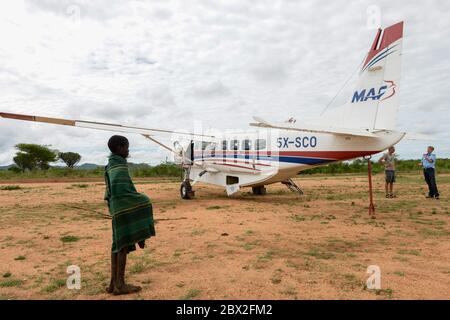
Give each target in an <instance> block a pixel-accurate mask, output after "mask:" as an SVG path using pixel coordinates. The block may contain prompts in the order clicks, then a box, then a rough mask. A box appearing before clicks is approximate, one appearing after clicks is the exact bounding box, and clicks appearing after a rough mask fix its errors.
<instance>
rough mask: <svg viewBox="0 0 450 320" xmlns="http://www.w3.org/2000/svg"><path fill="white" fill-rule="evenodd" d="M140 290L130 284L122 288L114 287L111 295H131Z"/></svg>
mask: <svg viewBox="0 0 450 320" xmlns="http://www.w3.org/2000/svg"><path fill="white" fill-rule="evenodd" d="M141 290H142V288H141V287H139V286H134V285H132V284H125V285H123V286H122V287H120V288H119V287H114V291H113V294H114V295H115V296H118V295H122V294H131V293H137V292H139V291H141Z"/></svg>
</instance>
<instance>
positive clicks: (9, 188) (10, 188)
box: [0, 186, 22, 191]
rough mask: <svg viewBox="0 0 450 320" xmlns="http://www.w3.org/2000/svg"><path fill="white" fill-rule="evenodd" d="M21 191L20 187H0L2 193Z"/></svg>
mask: <svg viewBox="0 0 450 320" xmlns="http://www.w3.org/2000/svg"><path fill="white" fill-rule="evenodd" d="M20 189H22V188H21V187H20V186H1V187H0V190H4V191H14V190H20Z"/></svg>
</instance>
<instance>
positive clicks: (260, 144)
mask: <svg viewBox="0 0 450 320" xmlns="http://www.w3.org/2000/svg"><path fill="white" fill-rule="evenodd" d="M265 148H266V139H256V141H255V149H256V150H263V149H265Z"/></svg>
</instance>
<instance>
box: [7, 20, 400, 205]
mask: <svg viewBox="0 0 450 320" xmlns="http://www.w3.org/2000/svg"><path fill="white" fill-rule="evenodd" d="M402 40H403V21H402V22H398V23H396V24H394V25H391V26H389V27H387V28H385V29H384V30H382V29H381V28H380V29H378V30H377V33H376V35H375V39H374V40H373V42H372V45H371V47H370V49H369V51H368V53H367V55H366V56H365V59H364V60H363V63H362V67H361V68H360V71H359V74H358V79H357V84H356V87H355V88H354V90H353V91H352V92H353V94H351V95H350V96H349V97H348V102H347V103H345V104H344V105H342V106H340V107H337V108H333V109H332V110H327V111H326V112H325V113H324V114H322V115H321V116H320V117H319V118H318V119H317V120H316V121H315V122H311V123H309V124H304V123H303V124H300V123H297V121H296V120H295V119H293V118H291V119H289V120H288V121H287V122H282V123H276V122H269V121H266V120H264V119H261V118H257V117H254V120H255V121H256V122H253V123H250V129H251V130H243V131H240V132H226V133H223V134H215V135H213V134H208V132H205V133H203V132H199V133H189V132H178V131H171V130H163V129H151V128H141V127H131V126H124V125H119V124H109V123H100V122H92V121H83V120H68V119H60V118H48V117H40V116H32V115H23V114H13V113H6V112H0V117H2V118H9V119H16V120H25V121H36V122H44V123H50V124H57V125H66V126H75V127H81V128H90V129H99V130H108V131H116V132H125V133H136V134H141V135H143V136H144V137H145V138H147V139H149V140H151V141H152V142H154V143H157V144H158V145H160V146H162V147H164V148H166V149H167V150H169V151H171V152H173V153H174V155H175V159H176V162H177V163H178V164H180V165H181V167H182V168H183V171H184V178H183V181H182V183H181V186H180V196H181V198H182V199H192V198H193V197H194V195H195V192H194V190H193V186H194V185H195V184H196V183H197V182H202V183H209V184H213V185H217V186H221V187H223V188H225V190H226V192H227V194H228V195H232V194H234V193H235V192H237V191H239V190H240V188H243V187H251V188H252V192H253V193H254V194H256V195H263V194H265V193H266V187H265V186H267V185H269V184H273V183H278V182H281V183H283V184H285V185H286V186H287V187H288V188H289V189H290V190H291V191H294V192H298V193H302V190H301V189H300V187H299V186H297V185H296V184H295V183H294V181H293V180H292V177H294V176H296V175H297V174H298V173H299V172H300V171H303V170H307V169H310V168H313V167H318V166H324V165H328V164H330V163H333V162H337V161H345V160H351V159H355V158H359V157H370V156H371V155H373V154H376V153H379V152H381V151H383V150H386V149H387V148H388V147H390V146H393V145H395V144H396V143H398V142H399V141H400V140H401V139H402V138H403V137H404V136H405V132H399V131H397V130H396V117H397V111H398V107H399V91H400V70H401V52H402ZM164 134H171V135H172V142H173V143H172V145H167V144H165V143H162V142H161V141H160V140H158V139H156V138H155V136H158V135H164Z"/></svg>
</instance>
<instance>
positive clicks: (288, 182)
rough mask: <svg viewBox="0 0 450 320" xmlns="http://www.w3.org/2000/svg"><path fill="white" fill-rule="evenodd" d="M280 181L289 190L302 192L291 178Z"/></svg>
mask: <svg viewBox="0 0 450 320" xmlns="http://www.w3.org/2000/svg"><path fill="white" fill-rule="evenodd" d="M281 183H282V184H284V185H285V186H286V187H288V188H289V190H291V191H292V192H295V193H298V194H303V190H302V189H300V187H299V186H298V185H296V184H295V182H294V181H293V180H292V179H291V178H288V179H286V180H284V181H281Z"/></svg>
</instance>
